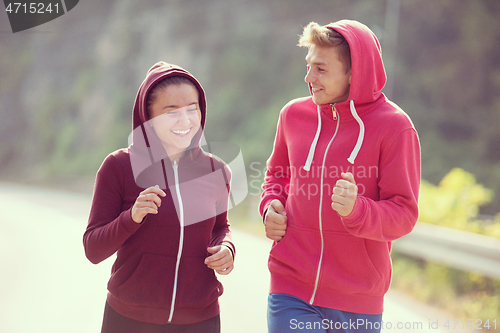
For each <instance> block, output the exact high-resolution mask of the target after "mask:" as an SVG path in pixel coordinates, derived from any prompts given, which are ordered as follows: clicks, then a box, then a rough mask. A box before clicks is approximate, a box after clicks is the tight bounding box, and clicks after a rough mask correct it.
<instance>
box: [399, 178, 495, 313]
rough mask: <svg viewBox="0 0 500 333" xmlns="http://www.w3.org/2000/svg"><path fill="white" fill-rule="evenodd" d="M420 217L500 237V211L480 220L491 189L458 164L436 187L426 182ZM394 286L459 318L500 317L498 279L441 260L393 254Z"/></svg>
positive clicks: (420, 206)
mask: <svg viewBox="0 0 500 333" xmlns="http://www.w3.org/2000/svg"><path fill="white" fill-rule="evenodd" d="M420 190H421V191H420V198H419V209H420V217H419V220H420V221H422V222H427V223H432V224H437V225H441V226H445V227H450V228H455V229H460V230H464V231H469V232H475V233H480V234H484V235H487V236H494V237H497V238H500V214H499V215H497V217H496V218H495V219H490V220H486V221H485V220H480V219H478V212H479V208H480V206H481V205H484V204H487V203H488V202H489V201H490V200H492V198H493V191H492V190H490V189H488V188H485V187H484V186H483V185H481V184H477V183H476V180H475V177H474V175H472V174H470V173H468V172H466V171H464V170H462V169H459V168H455V169H453V170H451V171H450V172H449V173H448V174H447V175H446V176H445V177H444V178H443V179H442V180H441V182H440V183H439V185H437V186H435V185H432V184H430V183H429V182H426V181H423V182H422V185H421V188H420ZM393 265H394V278H393V283H392V287H393V288H396V289H398V290H401V291H403V292H405V293H408V294H410V295H411V296H412V297H414V298H415V299H417V300H419V301H421V302H425V303H428V304H432V305H435V306H438V307H440V308H442V309H444V310H446V311H448V312H449V313H451V314H453V315H455V316H456V318H460V319H463V318H474V319H480V320H482V322H486V321H487V320H488V319H489V320H490V321H491V320H494V319H497V318H500V281H499V280H494V279H491V278H487V277H484V276H481V275H479V274H477V273H474V272H464V271H460V270H457V269H453V268H450V267H447V266H445V265H442V264H437V263H434V262H428V261H424V260H420V259H415V258H411V257H408V256H403V255H400V254H398V253H393Z"/></svg>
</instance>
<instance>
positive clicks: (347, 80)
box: [305, 44, 351, 105]
mask: <svg viewBox="0 0 500 333" xmlns="http://www.w3.org/2000/svg"><path fill="white" fill-rule="evenodd" d="M306 61H307V75H306V77H305V81H306V82H307V83H309V84H310V85H311V87H312V94H313V102H314V103H316V104H318V105H320V104H329V103H338V102H343V101H345V100H346V99H347V97H349V87H350V84H351V71H350V70H346V68H345V66H344V63H343V62H342V61H341V60H340V58H339V49H338V48H337V47H321V46H317V45H314V44H312V45H311V46H310V47H309V52H308V53H307V57H306Z"/></svg>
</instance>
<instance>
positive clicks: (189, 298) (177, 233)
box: [83, 62, 235, 324]
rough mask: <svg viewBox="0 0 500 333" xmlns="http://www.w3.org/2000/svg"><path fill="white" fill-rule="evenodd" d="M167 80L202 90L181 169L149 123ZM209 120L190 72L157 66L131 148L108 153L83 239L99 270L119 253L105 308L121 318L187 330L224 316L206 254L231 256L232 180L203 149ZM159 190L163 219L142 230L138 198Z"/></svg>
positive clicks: (149, 218)
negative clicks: (221, 251) (158, 88)
mask: <svg viewBox="0 0 500 333" xmlns="http://www.w3.org/2000/svg"><path fill="white" fill-rule="evenodd" d="M168 76H185V77H187V78H189V79H190V80H191V81H193V83H194V84H195V86H196V87H197V88H198V91H199V95H200V97H199V106H200V110H201V116H202V119H201V128H200V131H199V132H198V133H197V134H196V135H195V137H194V138H193V140H192V142H191V146H190V147H189V148H188V150H187V152H186V154H185V155H184V156H183V157H182V158H181V159H180V160H179V163H178V164H172V163H171V161H170V159H169V158H168V157H167V155H166V151H165V150H164V148H163V146H162V144H161V142H160V140H159V139H158V137H157V136H156V135H155V134H154V131H152V129H151V127H150V126H149V125H148V124H147V121H148V119H147V114H146V101H145V98H146V96H147V94H148V92H149V90H150V89H151V88H152V87H153V86H154V85H155V84H156V83H157V82H159V81H160V80H162V79H164V78H166V77H168ZM205 119H206V101H205V93H204V91H203V88H202V87H201V85H200V84H199V82H198V81H197V80H196V79H195V78H194V76H192V75H191V74H190V73H189V72H187V71H186V70H184V69H182V68H180V67H177V66H173V65H169V64H166V63H163V62H160V63H157V64H155V65H154V66H153V67H152V68H151V69H150V70H149V71H148V74H147V76H146V79H145V80H144V82H143V83H142V85H141V86H140V88H139V91H138V93H137V97H136V100H135V105H134V110H133V128H134V131H133V135H132V145H131V146H130V147H129V148H126V149H120V150H117V151H115V152H113V153H111V154H110V155H109V156H108V157H106V159H105V160H104V162H103V164H102V165H101V167H100V169H99V171H98V172H97V176H96V182H95V187H94V195H93V199H92V208H91V211H90V217H89V223H88V226H87V230H86V231H85V234H84V236H83V243H84V247H85V253H86V256H87V258H88V259H89V260H90V261H91V262H93V263H95V264H97V263H99V262H101V261H103V260H105V259H106V258H108V257H110V256H111V255H113V254H114V253H116V255H117V256H116V260H115V263H114V265H113V268H112V272H111V278H110V280H109V283H108V291H109V292H108V297H107V301H108V303H109V304H110V305H111V307H112V308H113V309H114V310H116V311H117V312H119V313H120V314H122V315H124V316H126V317H129V318H132V319H135V320H139V321H143V322H149V323H155V324H166V323H174V324H189V323H195V322H200V321H203V320H206V319H209V318H212V317H214V316H216V315H217V314H218V313H219V304H218V297H219V296H220V295H221V294H222V291H223V288H222V285H221V284H220V282H219V281H218V280H217V278H216V276H215V274H214V271H213V270H212V269H210V268H208V267H207V266H206V265H205V263H204V260H205V258H206V257H207V256H209V255H210V254H209V253H208V252H207V247H211V246H216V245H221V244H224V245H226V246H228V247H229V248H230V249H231V251H232V252H233V253H234V252H235V249H234V245H233V244H232V242H231V240H230V231H229V223H228V220H227V208H228V197H229V183H230V177H231V173H230V170H229V168H228V167H227V166H226V165H225V164H224V163H223V162H222V161H220V160H219V159H218V158H216V157H214V156H212V155H211V154H208V153H205V152H204V151H203V150H202V149H201V148H200V142H201V140H202V136H203V135H202V130H203V128H204V125H205ZM155 185H159V186H160V187H161V188H162V189H163V190H164V191H165V193H166V196H165V197H163V198H161V201H162V203H161V206H160V207H159V209H158V214H148V215H146V217H145V218H144V219H143V222H142V223H141V224H138V223H135V222H134V221H133V220H132V217H131V208H132V206H133V204H134V202H135V200H136V199H137V197H138V196H139V193H140V192H141V191H143V190H144V189H145V188H147V187H150V186H155Z"/></svg>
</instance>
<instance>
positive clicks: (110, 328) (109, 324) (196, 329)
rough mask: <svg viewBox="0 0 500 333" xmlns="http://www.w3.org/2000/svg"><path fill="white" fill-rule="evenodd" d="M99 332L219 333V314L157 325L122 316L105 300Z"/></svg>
mask: <svg viewBox="0 0 500 333" xmlns="http://www.w3.org/2000/svg"><path fill="white" fill-rule="evenodd" d="M101 333H220V316H219V315H217V316H215V317H213V318H210V319H208V320H205V321H202V322H199V323H194V324H186V325H177V324H165V325H158V324H151V323H144V322H142V321H137V320H134V319H130V318H128V317H125V316H122V315H121V314H119V313H118V312H116V311H115V310H113V308H112V307H111V306H109V304H108V302H106V306H105V308H104V318H103V321H102V330H101Z"/></svg>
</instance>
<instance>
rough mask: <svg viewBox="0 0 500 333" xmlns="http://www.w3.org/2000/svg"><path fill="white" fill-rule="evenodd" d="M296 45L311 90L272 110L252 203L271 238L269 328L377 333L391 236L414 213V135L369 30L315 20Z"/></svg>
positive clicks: (402, 231)
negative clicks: (270, 144)
mask: <svg viewBox="0 0 500 333" xmlns="http://www.w3.org/2000/svg"><path fill="white" fill-rule="evenodd" d="M299 46H305V47H308V54H307V56H306V61H307V75H306V77H305V81H306V82H307V83H308V84H309V88H310V91H311V94H312V96H311V97H305V98H298V99H295V100H292V101H291V102H289V103H288V104H287V105H286V106H285V107H284V108H283V109H282V111H281V113H280V117H279V121H278V128H277V133H276V139H275V143H274V150H273V152H272V154H271V157H270V158H269V160H268V162H267V173H266V178H265V182H264V184H263V190H264V191H263V194H262V201H261V203H260V213H261V215H262V216H263V217H264V224H265V229H266V235H267V237H268V238H270V239H272V240H274V244H273V247H272V249H271V252H270V256H269V270H270V272H271V286H270V295H269V306H268V326H269V332H288V331H290V332H292V331H293V332H296V331H297V330H306V331H308V332H333V331H334V330H335V331H336V332H338V331H343V332H352V331H356V332H379V331H380V329H381V327H382V325H383V324H382V312H383V299H384V294H385V293H386V292H387V290H388V288H389V285H390V281H391V273H392V266H391V259H390V251H391V241H393V240H395V239H397V238H399V237H402V236H404V235H406V234H408V233H409V232H410V231H411V230H412V229H413V227H414V225H415V223H416V221H417V217H418V207H417V199H418V191H419V187H420V145H419V140H418V135H417V132H416V131H415V128H414V127H413V124H412V122H411V120H410V119H409V117H408V116H407V115H406V114H405V113H404V112H403V110H401V109H400V108H399V107H398V106H397V105H396V104H394V103H392V102H391V101H389V100H388V99H387V98H386V96H385V95H384V94H383V93H382V92H381V89H382V88H383V87H384V85H385V82H386V75H385V70H384V66H383V63H382V56H381V49H380V45H379V42H378V40H377V38H376V36H375V35H374V34H373V32H372V31H371V30H370V29H369V28H368V27H366V26H365V25H363V24H361V23H359V22H356V21H349V20H342V21H338V22H335V23H332V24H329V25H327V26H319V25H318V24H316V23H314V22H311V23H310V24H309V25H308V26H306V27H305V29H304V32H303V34H302V36H301V37H300V41H299Z"/></svg>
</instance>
